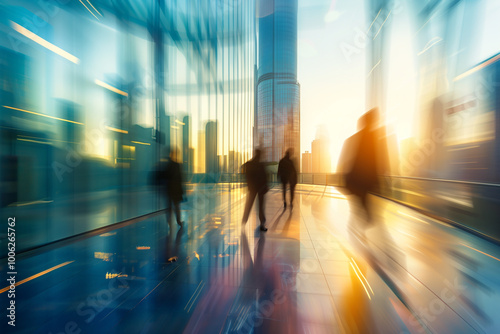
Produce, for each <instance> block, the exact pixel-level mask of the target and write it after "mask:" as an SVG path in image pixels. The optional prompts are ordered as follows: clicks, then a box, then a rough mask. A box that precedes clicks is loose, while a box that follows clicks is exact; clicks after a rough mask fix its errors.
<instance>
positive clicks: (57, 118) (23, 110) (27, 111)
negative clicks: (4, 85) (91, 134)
mask: <svg viewBox="0 0 500 334" xmlns="http://www.w3.org/2000/svg"><path fill="white" fill-rule="evenodd" d="M2 107H4V108H7V109H12V110H17V111H22V112H26V113H29V114H33V115H37V116H42V117H47V118H52V119H56V120H58V121H63V122H68V123H74V124H79V125H83V123H80V122H75V121H70V120H69V119H64V118H59V117H54V116H49V115H44V114H40V113H37V112H34V111H29V110H25V109H19V108H14V107H9V106H2Z"/></svg>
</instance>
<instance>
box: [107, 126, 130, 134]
mask: <svg viewBox="0 0 500 334" xmlns="http://www.w3.org/2000/svg"><path fill="white" fill-rule="evenodd" d="M106 129H108V130H110V131H114V132H120V133H128V131H127V130H122V129H117V128H112V127H110V126H106Z"/></svg>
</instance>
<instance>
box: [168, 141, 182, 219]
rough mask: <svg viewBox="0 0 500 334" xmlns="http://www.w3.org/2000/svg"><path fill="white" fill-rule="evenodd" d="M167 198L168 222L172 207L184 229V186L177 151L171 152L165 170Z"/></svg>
mask: <svg viewBox="0 0 500 334" xmlns="http://www.w3.org/2000/svg"><path fill="white" fill-rule="evenodd" d="M163 179H164V182H165V189H166V197H167V221H170V218H171V217H172V207H173V209H174V212H175V217H176V220H177V224H178V225H179V226H180V227H182V226H183V222H182V221H181V210H180V203H181V202H182V200H183V198H184V188H183V186H182V172H181V165H180V163H178V162H177V150H176V149H172V150H171V151H170V158H169V160H168V162H167V163H166V164H165V168H164V170H163Z"/></svg>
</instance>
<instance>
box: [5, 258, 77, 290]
mask: <svg viewBox="0 0 500 334" xmlns="http://www.w3.org/2000/svg"><path fill="white" fill-rule="evenodd" d="M73 262H75V261H68V262H64V263H61V264H58V265H57V266H55V267H52V268H50V269H47V270H44V271H42V272H40V273H38V274H36V275H33V276H30V277H28V278H26V279H23V280H22V281H19V282H17V283H16V284H15V286H18V285H21V284H24V283H26V282H29V281H31V280H33V279H35V278H38V277H40V276H43V275H45V274H48V273H50V272H51V271H54V270H56V269H59V268H61V267H64V266H66V265H68V264H70V263H73ZM9 289H10V286H8V287H6V288H3V289H2V290H0V293H4V292H5V291H7V290H9Z"/></svg>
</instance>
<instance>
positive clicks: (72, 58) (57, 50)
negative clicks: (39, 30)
mask: <svg viewBox="0 0 500 334" xmlns="http://www.w3.org/2000/svg"><path fill="white" fill-rule="evenodd" d="M10 23H11V25H12V28H13V29H14V30H15V31H17V32H18V33H20V34H22V35H23V36H25V37H28V38H29V39H31V40H32V41H33V42H35V43H38V44H40V45H41V46H43V47H44V48H47V49H49V50H50V51H52V52H54V53H56V54H58V55H59V56H61V57H63V58H66V59H67V60H69V61H70V62H73V63H75V64H78V63H80V59H78V58H77V57H75V56H73V55H72V54H70V53H69V52H66V51H64V50H63V49H61V48H59V47H57V46H55V45H54V44H52V43H50V42H47V41H46V40H44V39H43V38H41V37H40V36H37V35H36V34H34V33H32V32H31V31H29V30H28V29H26V28H24V27H23V26H20V25H19V24H17V23H15V22H13V21H10Z"/></svg>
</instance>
